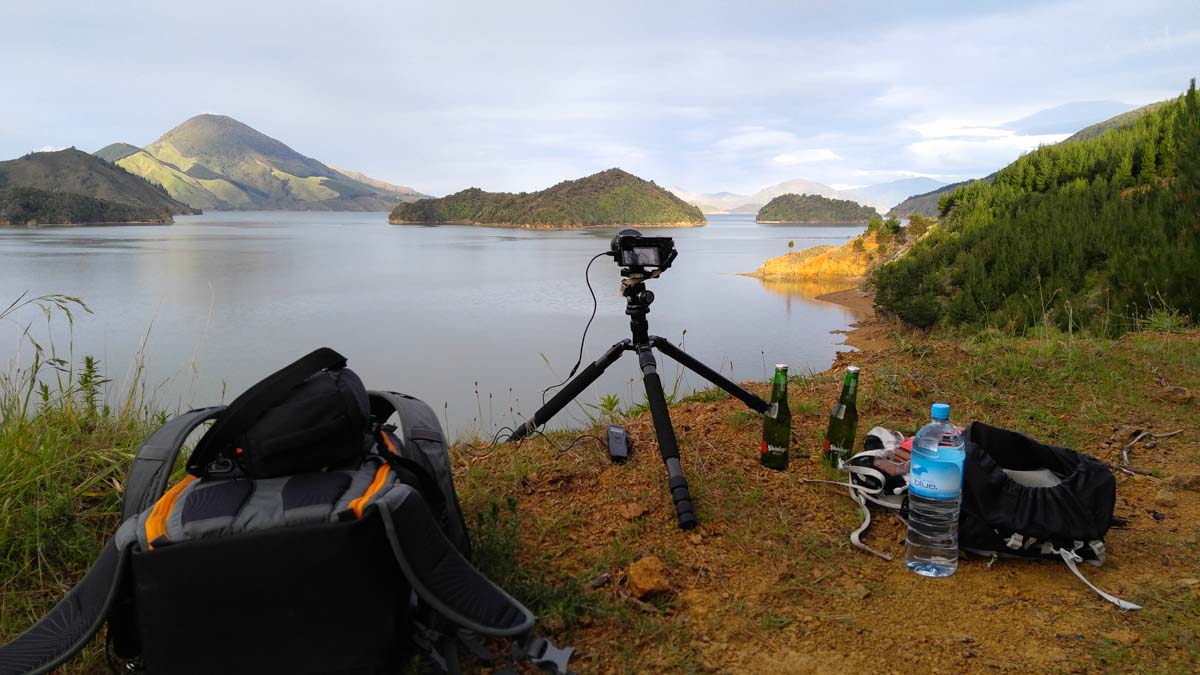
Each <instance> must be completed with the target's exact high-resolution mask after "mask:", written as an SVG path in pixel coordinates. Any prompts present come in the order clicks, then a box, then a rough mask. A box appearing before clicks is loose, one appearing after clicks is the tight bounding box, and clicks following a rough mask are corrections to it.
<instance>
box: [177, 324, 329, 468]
mask: <svg viewBox="0 0 1200 675" xmlns="http://www.w3.org/2000/svg"><path fill="white" fill-rule="evenodd" d="M345 365H346V357H344V356H342V355H341V354H339V353H337V352H335V351H333V350H332V349H330V348H329V347H321V348H320V349H317V350H315V351H313V352H310V353H309V354H306V355H305V356H302V357H301V358H300V359H298V360H296V361H295V362H293V363H291V364H289V365H287V366H284V367H283V368H281V369H279V370H277V371H275V372H274V373H271V374H270V375H268V376H267V378H266V379H264V380H262V381H261V382H259V383H258V384H255V385H254V386H252V387H250V388H249V389H247V390H246V391H244V392H242V395H241V396H238V397H237V398H235V399H234V400H233V402H232V403H230V404H229V406H228V407H226V408H225V412H223V413H222V414H221V417H220V418H219V419H218V420H217V422H216V424H213V427H212V428H211V429H209V430H208V433H206V434H204V438H201V439H200V442H199V443H197V444H196V450H195V451H194V452H193V453H192V456H191V457H190V458H188V464H187V470H188V473H190V474H192V475H193V476H199V475H201V474H203V473H204V467H206V466H208V463H209V462H211V461H213V460H214V459H216V458H217V454H218V453H220V451H221V450H224V449H225V448H226V447H228V446H229V445H230V444H231V443H233V441H234V439H235V438H237V436H238V434H240V433H241V432H242V431H244V430H245V429H246V428H247V427H248V426H249V425H250V424H253V423H254V421H255V420H257V419H258V418H259V417H261V416H262V414H263V413H264V412H266V411H267V410H268V409H270V408H271V407H272V406H275V405H277V404H278V403H279V402H281V401H283V400H284V399H285V398H287V395H288V394H289V393H291V391H292V390H293V389H295V388H296V387H298V386H300V385H301V384H303V383H304V381H305V380H307V379H308V378H309V377H311V376H312V375H314V374H316V373H319V372H320V371H322V370H328V369H331V368H341V367H343V366H345Z"/></svg>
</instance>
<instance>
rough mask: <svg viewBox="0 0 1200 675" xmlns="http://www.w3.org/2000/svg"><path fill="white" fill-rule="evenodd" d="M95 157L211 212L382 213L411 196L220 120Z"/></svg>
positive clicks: (201, 121) (202, 120) (205, 118)
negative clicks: (300, 211) (348, 174)
mask: <svg viewBox="0 0 1200 675" xmlns="http://www.w3.org/2000/svg"><path fill="white" fill-rule="evenodd" d="M96 154H97V155H98V156H101V157H104V158H105V159H108V160H109V161H112V162H115V163H116V164H117V165H118V166H120V167H122V168H124V169H127V170H128V171H130V172H133V173H136V174H138V175H139V176H143V177H145V178H146V179H147V180H150V181H153V182H155V183H158V184H160V185H162V186H163V187H164V188H166V190H167V191H168V192H169V193H170V194H171V196H173V197H175V198H177V199H180V200H183V201H186V202H188V203H189V204H193V205H197V206H201V207H203V208H210V209H219V210H238V209H240V210H250V209H262V210H313V211H387V210H390V209H391V208H392V207H393V206H395V205H396V204H397V203H398V202H400V201H401V200H402V199H404V198H409V199H412V198H415V196H416V193H415V192H414V193H413V194H402V193H398V192H396V191H393V190H391V189H389V188H387V187H381V186H378V185H372V184H368V183H366V182H363V181H361V180H356V179H355V178H352V177H350V176H347V175H345V174H343V173H340V172H338V171H336V170H334V169H331V168H330V167H328V166H326V165H325V164H322V163H321V162H319V161H317V160H315V159H312V158H311V157H306V156H304V155H301V154H300V153H298V152H296V151H295V150H293V149H291V148H290V147H288V146H287V145H285V144H284V143H282V142H280V141H277V140H275V139H274V138H271V137H270V136H267V135H265V134H263V133H260V132H258V131H256V130H254V129H252V128H250V127H249V126H247V125H245V124H243V123H241V122H239V121H237V120H235V119H233V118H231V117H226V116H224V115H208V114H205V115H197V116H195V117H193V118H191V119H189V120H187V121H185V122H184V123H183V124H180V125H179V126H177V127H175V128H174V129H172V130H170V131H168V132H167V133H165V134H163V136H162V137H161V138H159V139H158V140H157V141H155V142H153V143H151V144H150V145H147V146H146V147H144V148H138V147H137V146H133V145H130V144H128V143H113V144H112V145H109V146H106V147H104V148H101V149H100V150H98V151H97V153H96Z"/></svg>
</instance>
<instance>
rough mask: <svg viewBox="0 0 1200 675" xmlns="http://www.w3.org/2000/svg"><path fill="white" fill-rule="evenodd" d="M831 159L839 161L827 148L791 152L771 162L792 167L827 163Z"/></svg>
mask: <svg viewBox="0 0 1200 675" xmlns="http://www.w3.org/2000/svg"><path fill="white" fill-rule="evenodd" d="M832 159H841V156H839V155H838V154H837V153H836V152H834V151H832V150H830V149H829V148H814V149H811V150H796V151H793V152H785V153H783V154H781V155H775V156H774V157H772V158H771V161H772V162H773V163H775V164H779V165H780V166H792V165H795V164H808V163H811V162H827V161H829V160H832Z"/></svg>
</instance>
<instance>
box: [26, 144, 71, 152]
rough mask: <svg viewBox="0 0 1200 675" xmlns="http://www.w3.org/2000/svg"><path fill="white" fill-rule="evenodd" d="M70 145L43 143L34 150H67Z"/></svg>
mask: <svg viewBox="0 0 1200 675" xmlns="http://www.w3.org/2000/svg"><path fill="white" fill-rule="evenodd" d="M68 147H69V146H66V145H43V146H42V147H40V148H38V149H37V150H34V152H58V151H59V150H66V149H67V148H68Z"/></svg>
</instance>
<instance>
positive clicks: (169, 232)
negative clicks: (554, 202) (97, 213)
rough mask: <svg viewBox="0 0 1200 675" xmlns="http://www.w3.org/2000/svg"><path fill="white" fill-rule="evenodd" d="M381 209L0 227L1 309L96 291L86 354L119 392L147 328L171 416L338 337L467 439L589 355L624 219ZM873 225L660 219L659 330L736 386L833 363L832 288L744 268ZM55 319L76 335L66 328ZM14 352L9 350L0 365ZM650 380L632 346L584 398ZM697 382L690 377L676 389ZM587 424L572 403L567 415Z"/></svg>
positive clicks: (609, 290)
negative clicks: (417, 215) (395, 220)
mask: <svg viewBox="0 0 1200 675" xmlns="http://www.w3.org/2000/svg"><path fill="white" fill-rule="evenodd" d="M386 220H387V219H386V215H385V214H381V213H286V212H261V213H212V214H206V215H203V216H193V217H186V218H177V223H176V224H175V225H173V226H118V227H90V228H56V229H41V230H3V229H0V305H7V304H8V302H9V301H10V300H11V299H12V298H15V297H16V296H17V295H19V294H20V293H21V292H23V291H26V290H29V291H31V292H32V293H33V294H39V293H48V292H58V293H67V294H71V295H77V296H79V297H81V298H83V299H84V300H85V301H86V302H87V303H88V304H89V305H90V306H91V307H92V309H93V310H94V312H95V313H94V314H93V315H83V316H80V317H77V320H76V323H75V327H74V343H75V353H76V354H77V355H82V354H93V355H95V356H97V357H98V358H100V359H101V360H102V362H103V363H104V366H105V370H106V372H107V374H108V375H109V376H110V377H112V378H113V379H114V381H115V384H114V385H113V386H114V387H116V386H117V385H120V384H121V383H122V381H123V380H124V379H125V378H126V377H127V376H126V373H127V372H128V369H129V367H130V364H131V362H132V361H133V357H134V355H135V353H136V352H137V350H138V346H139V344H140V343H141V341H142V339H143V338H144V337H146V346H145V352H146V363H147V366H148V372H149V375H150V379H149V382H150V383H151V385H152V386H153V387H154V389H155V397H156V398H157V399H158V400H159V401H160V402H161V403H164V404H166V405H168V406H169V407H171V408H172V409H174V408H184V409H186V408H188V407H192V406H193V405H203V404H208V403H211V402H214V401H218V400H222V399H223V400H225V401H228V400H230V399H231V398H233V396H235V395H236V394H237V393H240V392H241V390H242V389H244V388H245V387H246V386H247V385H249V384H252V383H253V382H255V381H257V380H258V379H260V378H261V377H263V376H265V375H266V374H268V373H269V372H271V371H272V370H274V369H276V368H278V367H280V366H282V365H285V364H286V363H287V362H289V361H291V360H293V359H295V358H298V357H299V356H301V355H302V354H304V353H306V352H308V351H309V350H311V349H313V348H315V347H318V346H322V345H328V346H331V347H334V348H335V349H337V350H338V351H340V352H342V353H343V354H345V355H346V356H347V357H348V358H349V360H350V364H351V366H352V367H353V368H354V369H355V370H356V371H357V372H358V373H359V374H360V375H362V377H363V379H364V380H365V381H366V383H367V385H368V386H369V387H375V388H383V387H387V388H393V389H396V390H399V391H403V392H406V393H411V394H413V395H416V396H419V397H421V398H423V399H425V400H426V401H428V402H429V403H430V404H431V405H433V406H434V407H435V408H436V409H438V411H439V413H443V414H444V415H445V416H446V417H447V418H448V421H449V425H450V427H451V428H452V429H453V430H454V431H455V432H460V433H461V432H463V431H466V430H470V429H475V428H478V429H479V430H481V431H482V432H485V433H486V432H488V431H489V430H491V429H495V428H498V427H500V426H502V425H505V424H511V423H512V420H513V417H514V416H516V417H518V418H520V419H524V418H525V417H526V416H527V415H529V414H532V412H533V411H534V410H535V409H536V408H537V405H538V403H539V402H540V392H541V390H542V389H543V388H544V387H546V386H547V385H549V384H553V383H556V382H559V381H560V380H561V379H562V378H563V377H565V376H566V373H567V372H568V371H569V370H570V367H571V365H572V364H574V362H575V359H576V358H577V356H578V349H579V339H580V335H581V333H582V331H583V327H584V324H585V322H586V321H587V318H588V315H589V314H590V313H591V310H592V300H591V296H590V295H589V294H588V289H587V286H586V285H585V284H584V268H585V266H586V265H587V262H588V260H589V259H590V258H591V257H592V256H593V255H595V254H596V253H599V252H600V251H603V250H607V248H608V243H609V239H610V238H611V237H612V234H613V230H594V231H569V232H534V231H525V230H507V229H494V228H474V227H467V226H435V227H420V226H396V225H388V224H387V222H386ZM862 229H863V228H862V226H796V227H792V226H778V225H772V226H768V225H757V224H755V223H754V219H753V216H750V215H746V216H742V215H729V216H710V217H709V224H708V225H707V226H705V227H700V228H689V229H669V230H657V231H654V230H646V231H645V232H646V233H647V234H658V235H667V236H673V237H675V239H676V246H677V248H678V249H679V257H678V259H677V260H676V261H675V263H674V266H673V267H672V268H671V269H670V270H668V271H667V272H666V273H665V274H664V275H663V276H662V278H660V279H658V280H655V281H652V282H650V284H649V286H650V288H651V289H652V290H653V291H654V292H655V294H656V296H657V300H656V301H655V302H654V304H653V306H652V308H651V313H650V317H649V318H650V328H651V332H652V333H654V334H657V335H661V336H663V337H666V338H668V339H670V340H672V341H674V342H676V343H677V344H678V343H679V342H681V341H682V342H683V344H684V348H685V349H687V350H688V351H689V352H691V353H692V354H694V355H695V356H697V357H699V358H700V359H702V360H704V361H705V362H707V363H709V364H710V365H712V366H713V367H714V368H716V367H720V369H721V370H722V371H723V372H724V373H725V374H729V373H730V371H731V370H732V373H733V375H734V378H735V379H736V380H753V379H766V378H768V377H769V374H770V373H769V371H770V369H771V366H772V365H773V364H775V363H788V364H790V365H791V366H792V369H793V371H798V370H823V369H824V368H826V367H828V366H829V364H830V362H831V361H832V359H833V356H834V353H835V352H836V351H837V349H838V345H839V344H840V342H841V337H840V336H839V335H835V334H831V332H830V331H833V330H837V329H843V328H845V327H846V326H847V324H849V323H850V322H852V321H854V320H855V319H856V318H857V316H856V315H855V313H854V312H852V311H850V310H848V309H845V308H843V307H840V306H837V305H832V304H829V303H826V302H821V301H818V300H815V299H813V296H815V295H818V294H820V293H821V292H824V291H828V290H834V289H835V288H836V287H825V288H822V287H818V286H814V285H809V286H798V285H790V286H789V285H766V284H763V283H762V282H760V281H758V280H757V279H753V278H748V277H741V276H736V273H738V272H749V271H752V270H753V269H755V268H756V267H757V266H758V265H759V264H760V263H762V261H763V260H765V259H766V258H768V257H771V256H776V255H781V254H783V253H785V252H787V250H788V249H787V242H788V241H789V240H794V241H795V246H796V248H795V250H800V249H802V248H806V247H808V246H815V245H818V244H835V245H836V244H842V243H844V242H846V241H848V240H849V239H850V238H851V237H853V236H855V235H857V234H858V233H860V232H861V231H862ZM619 279H620V276H619V274H618V269H617V266H616V264H615V263H614V262H613V261H612V259H611V258H607V257H603V258H600V259H599V260H597V261H596V263H595V264H594V265H593V266H592V271H591V280H592V285H593V287H594V288H595V289H596V295H597V298H598V299H599V310H598V312H597V315H596V320H595V322H594V323H593V324H592V328H591V331H590V332H589V333H588V338H587V344H586V345H585V348H584V363H587V362H590V361H591V360H593V359H594V358H596V357H598V356H599V355H600V353H601V352H603V350H605V349H607V347H608V346H609V345H611V344H612V343H613V342H615V341H617V340H620V339H622V338H625V337H628V336H629V320H628V317H626V315H625V314H624V306H625V305H624V299H623V298H622V297H621V296H620V294H619V289H618V281H619ZM39 316H40V315H38V314H36V313H35V312H27V313H26V314H25V315H23V317H22V318H23V319H24V320H37V319H39ZM18 330H19V327H18V326H17V325H16V324H9V325H4V326H0V338H3V339H5V340H7V342H5V343H4V344H8V345H15V344H16V343H17V333H18ZM55 330H56V332H57V333H58V335H59V336H60V339H59V341H58V342H59V344H60V345H63V346H65V344H66V340H65V327H64V326H62V325H56V327H55ZM685 331H686V335H685ZM147 336H148V337H147ZM843 349H845V348H844V347H843ZM12 353H13V349H12V348H11V347H10V348H6V349H5V350H4V352H3V353H2V354H0V359H2V358H7V357H8V355H9V354H12ZM764 363H765V366H764ZM660 372H662V373H663V374H664V380H665V381H666V382H668V386H669V383H670V382H671V381H672V380H673V379H674V378H675V376H676V374H677V372H679V371H678V368H677V366H676V364H674V362H671V361H665V360H664V359H661V358H660ZM638 376H639V372H638V369H637V363H636V360H635V359H634V358H633V357H632V356H629V355H627V356H625V357H623V358H622V360H621V361H619V362H618V363H617V364H616V365H614V366H613V367H612V368H610V369H609V371H608V373H607V374H606V375H605V377H604V378H603V379H601V380H600V382H599V383H598V384H597V385H595V386H594V387H593V388H592V389H591V390H590V391H589V392H587V393H586V394H585V395H584V396H583V397H581V400H582V401H583V402H585V403H596V402H597V401H599V399H600V397H601V396H603V395H604V394H606V393H615V394H617V395H619V396H620V397H621V400H622V402H623V403H625V404H628V403H630V402H631V401H632V402H638V401H641V400H642V398H643V391H642V388H641V383H640V380H637V381H634V378H635V377H638ZM476 383H478V384H476ZM701 386H702V381H701V380H700V379H699V378H698V377H697V376H695V375H691V374H686V373H685V374H684V375H683V377H682V380H681V381H680V385H679V388H680V391H681V392H684V391H690V390H692V389H695V388H698V387H701ZM477 392H478V393H477ZM583 419H585V418H584V415H583V414H582V412H581V411H580V410H579V408H575V409H571V408H568V410H566V411H564V412H563V413H560V415H559V418H558V420H557V421H558V422H560V426H561V424H566V423H572V422H578V421H581V420H583Z"/></svg>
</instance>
